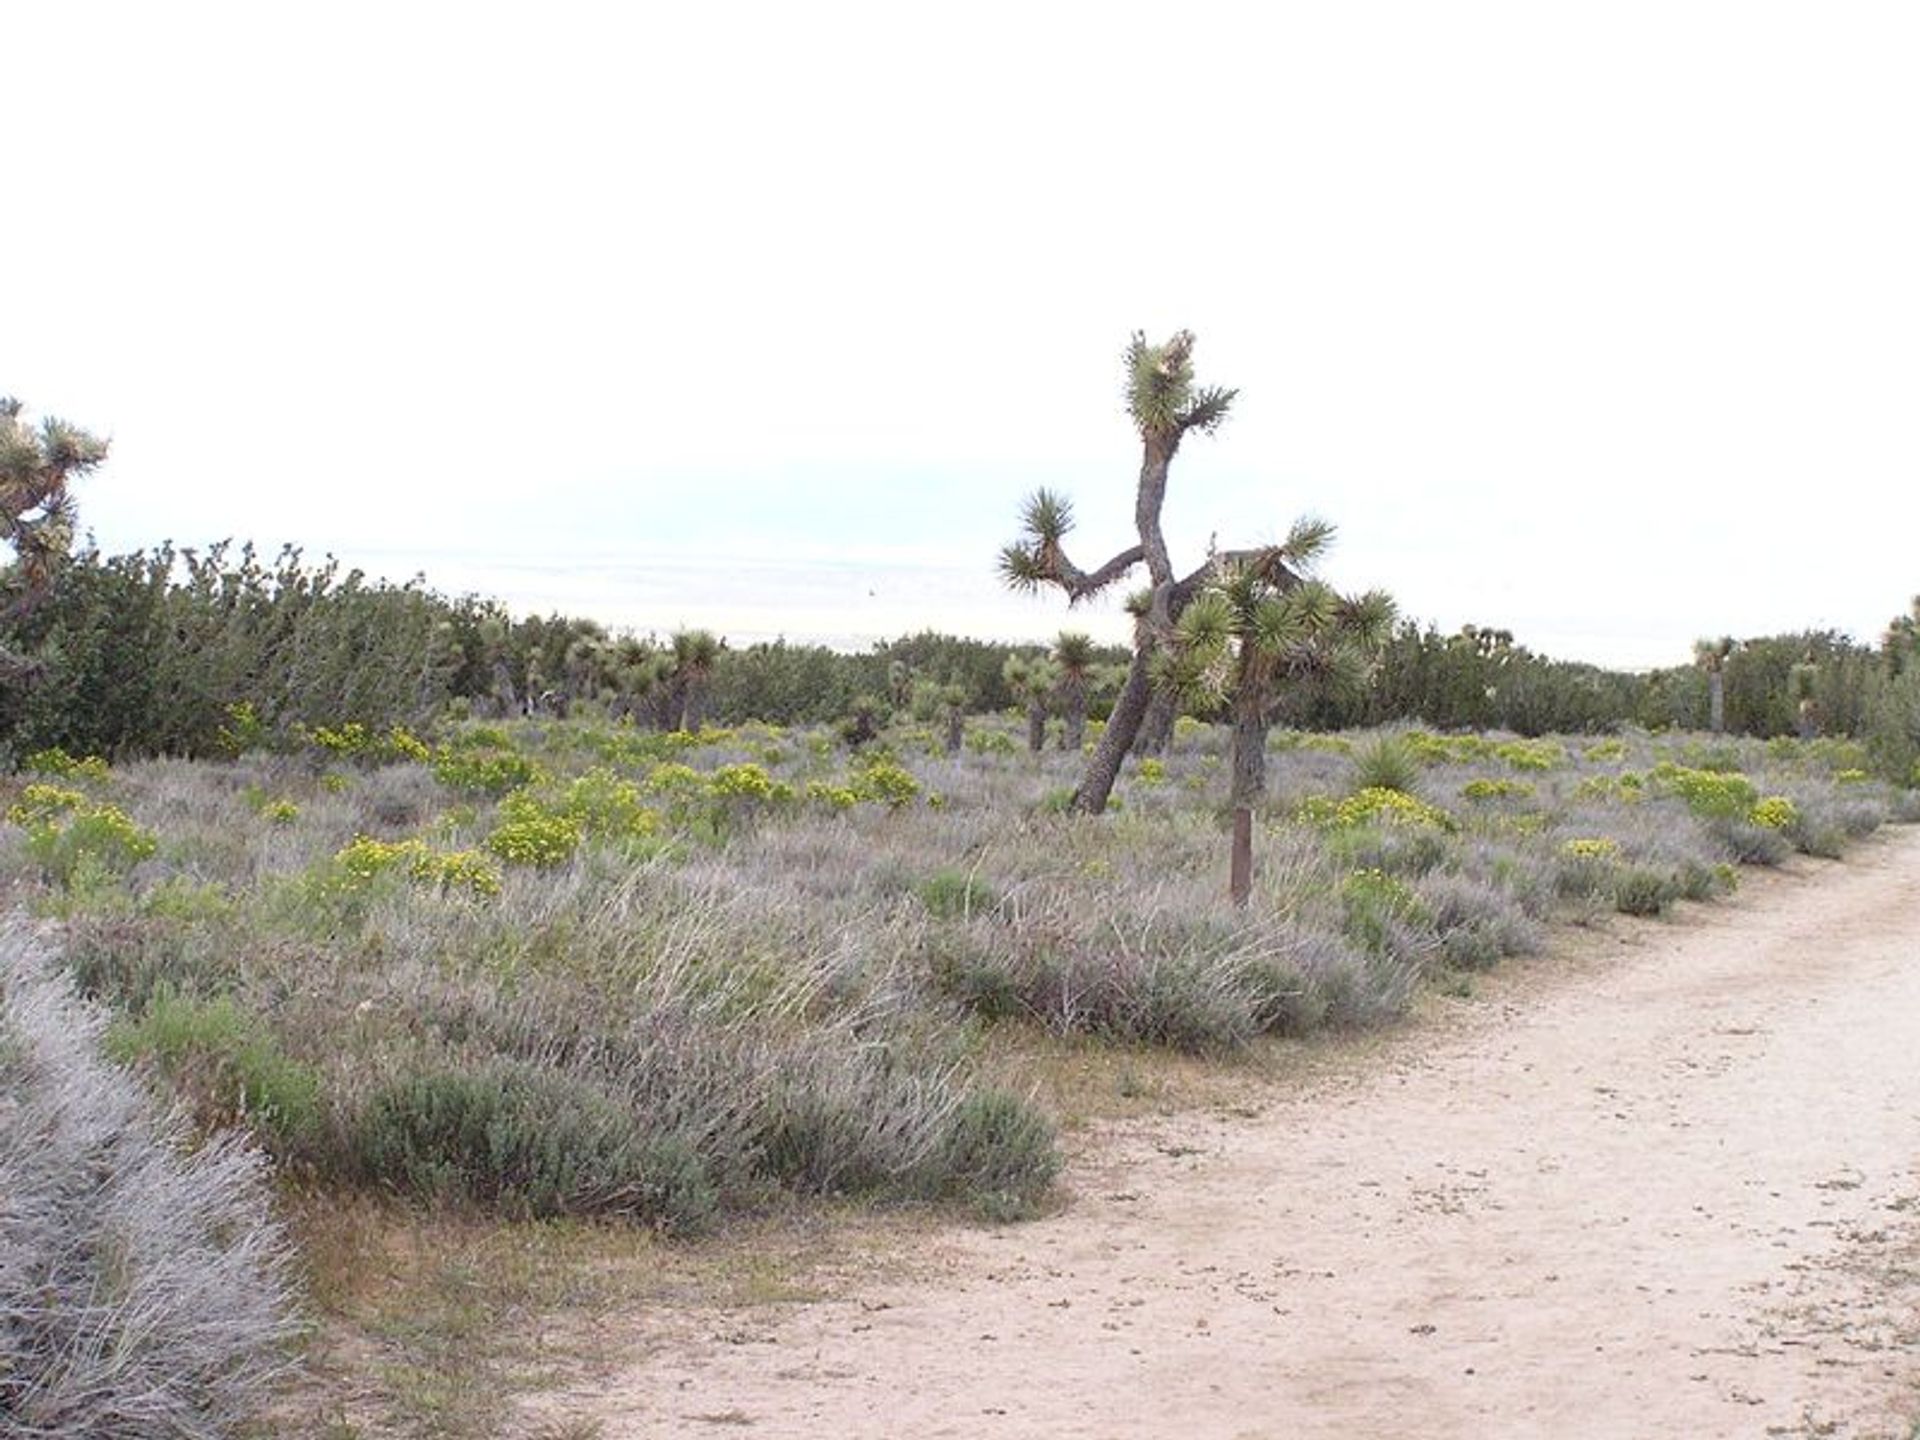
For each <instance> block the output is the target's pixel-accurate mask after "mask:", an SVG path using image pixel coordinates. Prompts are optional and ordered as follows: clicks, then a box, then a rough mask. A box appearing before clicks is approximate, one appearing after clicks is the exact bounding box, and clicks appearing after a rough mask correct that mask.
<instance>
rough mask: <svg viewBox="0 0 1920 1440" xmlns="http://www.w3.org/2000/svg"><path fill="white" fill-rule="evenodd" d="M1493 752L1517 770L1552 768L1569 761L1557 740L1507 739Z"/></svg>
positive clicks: (1494, 748)
mask: <svg viewBox="0 0 1920 1440" xmlns="http://www.w3.org/2000/svg"><path fill="white" fill-rule="evenodd" d="M1493 753H1494V755H1495V757H1496V758H1498V759H1501V760H1504V761H1506V762H1507V764H1509V765H1511V766H1512V767H1513V768H1514V769H1515V770H1551V769H1553V768H1554V767H1555V766H1558V765H1564V764H1566V761H1567V752H1566V751H1565V750H1564V749H1563V748H1561V745H1560V742H1559V741H1557V740H1506V741H1502V742H1501V743H1499V744H1497V745H1495V746H1494V747H1493Z"/></svg>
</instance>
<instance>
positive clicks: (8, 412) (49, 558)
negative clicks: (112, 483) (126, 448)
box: [0, 396, 107, 677]
mask: <svg viewBox="0 0 1920 1440" xmlns="http://www.w3.org/2000/svg"><path fill="white" fill-rule="evenodd" d="M21 408H22V407H21V404H20V402H19V401H18V400H15V399H13V398H12V397H11V396H0V544H6V545H8V546H10V547H12V549H13V554H14V564H13V566H12V567H11V570H10V571H8V572H7V573H5V574H3V575H0V625H6V624H10V623H12V622H15V621H18V620H21V619H24V618H25V617H26V616H27V615H29V614H31V613H32V611H33V610H34V609H35V608H36V607H37V606H38V605H39V604H40V602H41V601H42V600H43V599H45V598H46V594H47V591H48V589H49V588H50V587H51V586H52V584H53V575H54V571H55V570H56V569H58V568H59V564H60V562H61V561H62V560H64V559H65V558H66V554H67V548H68V546H70V545H71V544H72V543H73V513H74V505H73V496H72V495H71V494H70V493H69V491H68V486H69V485H71V484H72V483H73V481H75V480H77V479H79V478H80V477H81V476H83V475H85V474H86V473H87V472H88V471H90V470H92V469H93V468H94V467H96V466H97V465H99V464H100V462H101V461H103V460H105V459H106V458H107V442H106V441H104V440H99V439H96V438H95V437H94V436H92V435H89V434H88V433H87V432H86V431H84V430H81V429H79V428H77V427H76V426H73V425H69V424H67V422H66V421H64V420H52V419H48V420H42V421H41V422H40V426H39V428H38V429H34V428H33V427H31V426H29V425H28V424H27V423H26V422H25V421H23V420H22V419H21V418H20V412H21ZM33 669H34V664H33V662H32V661H31V660H30V659H29V658H27V657H26V656H23V655H16V654H14V653H13V652H12V651H11V650H8V649H7V648H6V647H5V646H4V645H0V677H4V676H8V675H24V674H27V673H30V672H31V671H32V670H33Z"/></svg>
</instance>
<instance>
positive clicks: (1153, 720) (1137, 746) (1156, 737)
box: [1133, 689, 1180, 755]
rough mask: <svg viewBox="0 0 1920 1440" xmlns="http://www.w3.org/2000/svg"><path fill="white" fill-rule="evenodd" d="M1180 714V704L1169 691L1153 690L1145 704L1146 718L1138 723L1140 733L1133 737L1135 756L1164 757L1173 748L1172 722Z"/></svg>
mask: <svg viewBox="0 0 1920 1440" xmlns="http://www.w3.org/2000/svg"><path fill="white" fill-rule="evenodd" d="M1179 712H1180V702H1179V700H1178V699H1176V698H1175V696H1174V694H1173V692H1172V691H1170V690H1166V689H1155V691H1154V692H1153V698H1152V699H1151V700H1149V701H1148V702H1147V713H1146V718H1144V719H1143V720H1142V721H1141V722H1140V733H1139V734H1138V735H1136V736H1134V739H1133V753H1134V754H1135V755H1165V754H1166V753H1167V752H1168V751H1169V750H1171V749H1172V748H1173V722H1174V720H1175V719H1176V718H1177V717H1178V715H1179Z"/></svg>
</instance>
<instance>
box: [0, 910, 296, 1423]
mask: <svg viewBox="0 0 1920 1440" xmlns="http://www.w3.org/2000/svg"><path fill="white" fill-rule="evenodd" d="M105 1024H106V1021H105V1017H104V1016H103V1015H102V1014H101V1013H100V1012H99V1011H97V1010H95V1009H93V1008H92V1007H90V1006H88V1005H86V1004H85V1003H84V1002H81V1001H80V1000H78V999H77V998H76V997H75V996H74V994H73V992H72V990H71V988H70V987H69V985H68V983H67V982H66V981H65V980H64V979H62V978H58V977H56V975H55V973H54V971H53V968H52V964H51V961H50V959H49V957H48V956H47V955H46V954H45V953H43V952H42V951H41V950H40V949H39V948H38V947H37V946H36V945H35V944H34V943H33V942H32V941H30V940H29V939H28V938H27V936H26V935H25V934H24V933H23V932H22V931H21V930H20V929H19V928H18V927H17V926H7V927H5V928H0V1431H4V1432H5V1433H7V1434H9V1435H19V1436H22V1437H29V1436H49V1437H50V1436H74V1437H80V1436H85V1437H88V1440H229V1437H231V1436H233V1435H234V1434H236V1433H238V1432H239V1430H240V1427H241V1426H243V1425H244V1424H246V1423H247V1422H249V1421H250V1420H252V1419H253V1418H254V1417H255V1416H256V1415H257V1413H258V1411H259V1410H260V1408H261V1406H262V1404H263V1403H264V1402H265V1400H266V1399H267V1398H268V1395H269V1392H270V1390H271V1388H272V1385H273V1382H274V1380H275V1378H276V1376H277V1375H278V1374H279V1373H280V1372H281V1370H282V1368H283V1363H284V1360H283V1346H284V1344H285V1342H286V1341H287V1340H288V1339H289V1338H290V1336H291V1334H292V1319H291V1316H292V1310H291V1306H290V1302H289V1289H288V1281H287V1254H286V1250H285V1247H284V1245H283V1243H282V1239H281V1235H280V1232H279V1230H278V1228H277V1227H276V1226H275V1224H274V1223H273V1221H272V1218H271V1216H270V1213H269V1210H268V1197H267V1190H266V1185H265V1176H264V1174H263V1171H262V1167H261V1163H260V1159H259V1157H258V1156H257V1155H256V1154H255V1153H254V1152H253V1151H251V1150H250V1149H248V1148H247V1147H246V1146H245V1145H244V1144H243V1143H241V1142H240V1141H239V1140H238V1139H237V1138H235V1137H234V1136H233V1135H231V1134H223V1135H216V1136H214V1137H213V1138H211V1139H209V1140H207V1141H205V1142H204V1143H200V1144H197V1145H192V1146H190V1145H189V1143H188V1137H187V1135H186V1133H185V1131H184V1128H183V1125H182V1122H181V1121H180V1120H179V1119H178V1118H177V1117H176V1116H174V1115H171V1114H169V1113H166V1112H163V1111H161V1110H159V1109H157V1108H156V1107H155V1105H154V1104H153V1102H152V1101H151V1100H149V1099H148V1097H147V1095H146V1093H145V1092H144V1091H143V1090H142V1089H141V1087H140V1086H139V1085H138V1084H137V1083H136V1082H135V1081H134V1079H133V1078H132V1077H131V1076H129V1075H127V1074H126V1073H124V1072H122V1071H120V1070H118V1069H116V1068H114V1067H113V1066H112V1065H111V1064H109V1063H108V1062H107V1061H106V1060H105V1059H104V1057H103V1056H102V1054H101V1051H100V1042H101V1036H102V1032H103V1031H104V1029H105Z"/></svg>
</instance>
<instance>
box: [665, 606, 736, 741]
mask: <svg viewBox="0 0 1920 1440" xmlns="http://www.w3.org/2000/svg"><path fill="white" fill-rule="evenodd" d="M668 643H669V645H670V646H671V652H672V661H671V663H672V666H673V669H672V671H671V673H670V676H669V682H668V683H669V686H670V689H669V695H670V697H671V698H670V699H669V701H668V714H667V726H666V728H667V729H669V730H698V729H699V728H700V727H701V726H702V725H704V724H705V723H706V719H707V688H708V682H709V681H710V680H711V679H712V678H713V665H714V661H716V660H717V659H719V657H720V651H721V649H722V643H721V641H720V640H719V639H717V638H716V637H715V635H714V633H713V632H712V631H711V630H676V631H675V632H674V633H673V637H672V639H671V640H670V641H669V642H668Z"/></svg>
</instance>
